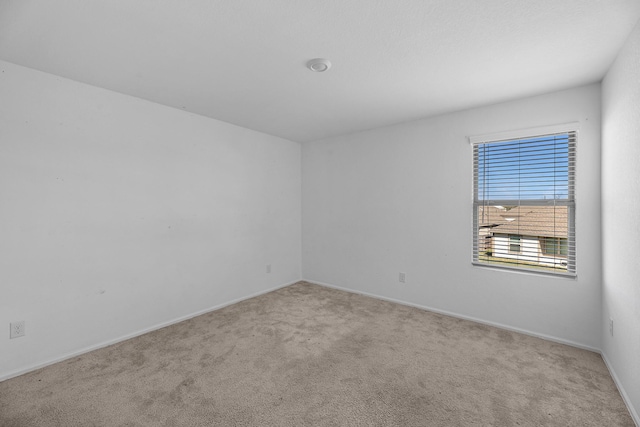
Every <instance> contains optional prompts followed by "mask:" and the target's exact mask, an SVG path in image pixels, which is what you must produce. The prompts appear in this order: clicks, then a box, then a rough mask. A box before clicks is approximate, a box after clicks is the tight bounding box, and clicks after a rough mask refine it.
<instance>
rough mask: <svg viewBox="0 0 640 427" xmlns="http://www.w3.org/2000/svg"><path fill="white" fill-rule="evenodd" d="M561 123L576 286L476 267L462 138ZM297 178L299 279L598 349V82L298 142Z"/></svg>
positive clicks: (467, 148) (467, 157)
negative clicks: (570, 143) (572, 161)
mask: <svg viewBox="0 0 640 427" xmlns="http://www.w3.org/2000/svg"><path fill="white" fill-rule="evenodd" d="M569 122H579V123H580V132H579V140H578V143H577V144H578V145H577V150H578V167H577V196H576V197H577V211H576V228H577V256H578V260H577V263H578V265H577V268H578V277H577V279H575V280H574V279H567V278H558V277H545V276H541V275H535V274H526V273H525V274H522V273H514V272H505V271H497V270H495V269H494V270H492V269H487V268H482V267H473V266H472V265H471V245H472V233H471V227H472V167H471V166H472V149H471V145H470V143H469V141H468V139H467V136H470V135H482V134H487V133H494V132H501V131H509V130H518V129H527V128H532V127H538V126H547V125H555V124H562V123H569ZM302 171H303V173H302V217H303V226H302V229H303V232H302V235H303V245H302V247H303V253H302V263H303V269H302V271H303V277H304V278H305V279H307V280H310V281H313V282H317V283H324V284H329V285H334V286H338V287H343V288H348V289H350V290H354V291H358V292H364V293H369V294H373V295H377V296H381V297H385V298H390V299H395V300H399V301H403V302H407V303H411V304H414V305H419V306H424V307H429V308H432V309H436V310H440V311H445V312H450V313H455V314H457V315H461V316H464V317H468V318H475V319H478V320H481V321H484V322H490V323H494V324H501V325H507V326H509V327H510V328H514V329H520V330H524V331H528V332H531V333H534V334H537V335H544V336H548V337H552V338H555V339H559V340H562V341H565V342H570V343H574V344H577V345H580V346H584V347H588V348H599V347H600V338H601V323H600V322H601V300H600V299H601V291H600V282H601V277H602V275H601V250H600V244H601V234H600V85H598V84H594V85H589V86H585V87H579V88H575V89H571V90H566V91H562V92H557V93H552V94H548V95H544V96H538V97H534V98H529V99H523V100H519V101H514V102H508V103H503V104H499V105H492V106H487V107H482V108H477V109H473V110H468V111H462V112H457V113H452V114H446V115H442V116H438V117H432V118H428V119H424V120H420V121H414V122H410V123H405V124H401V125H397V126H390V127H384V128H380V129H375V130H371V131H367V132H360V133H355V134H351V135H346V136H342V137H337V138H331V139H326V140H322V141H317V142H312V143H305V144H303V145H302ZM399 272H406V275H407V276H406V277H407V283H406V284H404V285H402V284H399V283H398V273H399Z"/></svg>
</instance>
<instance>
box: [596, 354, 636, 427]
mask: <svg viewBox="0 0 640 427" xmlns="http://www.w3.org/2000/svg"><path fill="white" fill-rule="evenodd" d="M600 354H601V355H602V360H604V364H605V365H606V366H607V369H609V373H610V374H611V378H613V382H614V383H615V384H616V387H618V391H619V392H620V396H622V400H623V401H624V404H625V405H627V409H628V410H629V413H630V414H631V418H632V419H633V422H634V423H636V427H640V416H638V412H637V411H636V409H635V408H634V407H633V404H632V403H631V399H629V396H628V395H627V392H626V391H625V389H624V387H622V383H621V382H620V379H619V378H618V375H617V374H616V371H615V370H614V369H613V366H612V365H611V362H610V361H609V358H608V357H607V355H606V354H605V353H604V352H600Z"/></svg>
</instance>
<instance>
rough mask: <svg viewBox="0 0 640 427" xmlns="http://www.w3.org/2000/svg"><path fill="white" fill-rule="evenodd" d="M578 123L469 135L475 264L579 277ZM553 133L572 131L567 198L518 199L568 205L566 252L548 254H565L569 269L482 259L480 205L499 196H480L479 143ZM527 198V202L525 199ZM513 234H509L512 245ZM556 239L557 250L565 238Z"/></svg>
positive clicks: (539, 204) (541, 273)
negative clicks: (554, 268)
mask: <svg viewBox="0 0 640 427" xmlns="http://www.w3.org/2000/svg"><path fill="white" fill-rule="evenodd" d="M579 130H580V129H579V123H577V122H576V123H565V124H560V125H552V126H544V127H537V128H530V129H524V130H512V131H506V132H499V133H493V134H484V135H477V136H469V137H468V139H469V142H470V145H471V148H472V155H471V160H472V203H471V204H472V210H473V215H472V218H473V221H472V222H473V223H472V244H471V249H472V265H473V266H474V267H475V266H477V267H482V268H491V269H500V270H507V271H518V272H525V273H531V274H537V275H538V274H540V275H552V276H561V277H569V278H576V277H577V244H576V243H577V238H576V230H575V216H576V182H577V141H578V134H579ZM554 134H570V135H569V136H570V141H569V150H570V157H569V176H568V178H567V183H568V186H569V189H568V191H569V194H568V197H567V199H566V200H565V199H559V200H555V199H554V200H541V199H534V200H526V199H519V202H520V206H549V205H553V206H567V234H568V235H567V238H566V248H567V251H566V254H562V253H558V254H554V255H548V256H553V257H558V258H565V259H566V260H567V261H566V262H564V263H561V264H562V265H566V267H567V269H566V271H562V270H550V271H546V270H536V269H534V268H531V267H527V266H522V265H516V266H514V265H497V264H492V263H488V262H486V260H485V261H484V262H483V261H482V260H480V256H479V248H480V246H481V242H480V240H481V237H482V236H479V234H480V228H479V222H478V221H479V220H478V211H479V206H481V205H483V206H487V205H491V204H493V203H494V202H496V200H493V201H490V203H487V201H480V200H479V198H478V187H477V185H478V164H477V157H476V156H477V151H476V149H477V147H478V146H479V145H482V144H487V143H494V142H495V143H498V142H506V141H511V140H526V139H534V138H537V137H543V136H551V135H554ZM523 202H524V203H523ZM510 237H511V236H509V249H511V239H510ZM555 238H556V239H558V241H557V242H556V243H557V245H556V252H558V249H559V248H560V241H562V240H563V238H561V237H560V238H558V237H555ZM520 245H522V240H521V242H520ZM520 249H521V250H522V246H520ZM509 252H510V253H513V254H516V253H515V252H511V250H509ZM542 252H543V248H542V247H541V248H540V253H541V255H546V253H545V254H542Z"/></svg>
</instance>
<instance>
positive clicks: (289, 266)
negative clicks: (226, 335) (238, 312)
mask: <svg viewBox="0 0 640 427" xmlns="http://www.w3.org/2000/svg"><path fill="white" fill-rule="evenodd" d="M0 69H1V71H2V73H1V74H0V99H1V100H2V102H1V103H0V142H1V144H0V200H2V208H0V235H1V236H2V238H1V239H0V283H1V286H2V295H1V296H0V326H2V330H4V331H6V330H7V329H8V324H9V322H11V321H16V320H26V328H27V335H26V337H24V338H19V339H13V340H9V337H8V333H7V334H6V335H5V334H4V333H3V334H2V336H0V378H1V377H2V376H7V375H10V374H11V373H12V372H18V371H20V370H23V369H26V368H29V367H32V366H35V365H38V364H40V363H44V362H47V361H50V360H54V359H56V358H59V357H61V356H63V355H65V354H68V353H73V352H77V351H80V350H83V349H86V348H90V347H92V346H95V345H100V344H102V343H105V342H109V341H111V340H114V339H118V338H121V337H124V336H127V335H129V334H133V333H136V332H139V331H141V330H144V329H146V328H152V327H155V326H157V325H159V324H163V323H164V322H169V321H172V320H175V319H178V318H181V317H183V316H188V315H190V314H193V313H196V312H198V311H201V310H206V309H208V308H211V307H213V306H217V305H220V304H224V303H227V302H230V301H233V300H235V299H238V298H243V297H247V296H249V295H252V294H255V293H259V292H264V291H266V290H268V289H271V288H274V287H277V286H281V285H283V284H286V283H289V282H293V281H296V280H298V279H299V278H300V261H299V260H300V146H299V144H298V143H294V142H290V141H287V140H283V139H280V138H276V137H272V136H268V135H265V134H261V133H258V132H254V131H250V130H247V129H243V128H239V127H236V126H232V125H229V124H226V123H222V122H219V121H216V120H212V119H209V118H204V117H202V116H197V115H193V114H189V113H185V112H182V111H179V110H175V109H171V108H168V107H164V106H160V105H158V104H153V103H150V102H147V101H142V100H140V99H137V98H132V97H128V96H123V95H120V94H117V93H114V92H109V91H106V90H103V89H98V88H95V87H91V86H87V85H83V84H79V83H75V82H72V81H70V80H65V79H62V78H58V77H55V76H52V75H49V74H44V73H41V72H37V71H34V70H30V69H26V68H22V67H18V66H15V65H12V64H9V63H6V62H0ZM266 264H272V273H271V274H266V268H265V265H266ZM5 328H7V329H5Z"/></svg>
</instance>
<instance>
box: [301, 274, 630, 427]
mask: <svg viewBox="0 0 640 427" xmlns="http://www.w3.org/2000/svg"><path fill="white" fill-rule="evenodd" d="M303 281H305V282H308V283H312V284H314V285H320V286H325V287H327V288H333V289H338V290H341V291H345V292H351V293H354V294H359V295H364V296H368V297H371V298H376V299H380V300H383V301H390V302H394V303H397V304H402V305H406V306H409V307H415V308H419V309H422V310H426V311H430V312H433V313H438V314H444V315H445V316H451V317H455V318H458V319H464V320H470V321H472V322H476V323H481V324H483V325H488V326H495V327H496V328H500V329H506V330H508V331H513V332H518V333H521V334H525V335H529V336H533V337H536V338H541V339H544V340H547V341H552V342H557V343H559V344H566V345H570V346H572V347H577V348H580V349H583V350H589V351H593V352H594V353H598V354H599V355H600V356H601V357H602V360H604V364H605V366H606V367H607V369H608V370H609V373H610V374H611V378H613V382H614V383H615V385H616V387H617V388H618V391H619V392H620V396H622V400H623V401H624V403H625V405H627V409H628V410H629V413H630V414H631V418H632V419H633V421H634V422H635V424H636V426H637V427H640V417H639V416H638V412H637V411H636V410H635V408H634V407H633V404H632V403H631V400H630V399H629V396H628V395H627V393H626V391H625V389H624V387H622V383H621V382H620V380H619V379H618V376H617V375H616V372H615V370H614V369H613V367H612V365H611V363H610V362H609V359H608V358H607V355H606V354H605V353H604V352H603V351H602V350H601V349H599V348H595V347H591V346H588V345H584V344H580V343H577V342H574V341H571V340H566V339H563V338H558V337H554V336H550V335H546V334H540V333H537V332H532V331H528V330H525V329H521V328H514V327H512V326H508V325H503V324H501V323H497V322H491V321H487V320H483V319H478V318H475V317H471V316H466V315H463V314H459V313H454V312H451V311H447V310H440V309H437V308H433V307H429V306H425V305H421V304H414V303H411V302H408V301H402V300H398V299H395V298H389V297H384V296H381V295H376V294H372V293H369V292H363V291H358V290H355V289H350V288H345V287H342V286H336V285H332V284H329V283H323V282H318V281H315V280H308V279H303Z"/></svg>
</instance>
